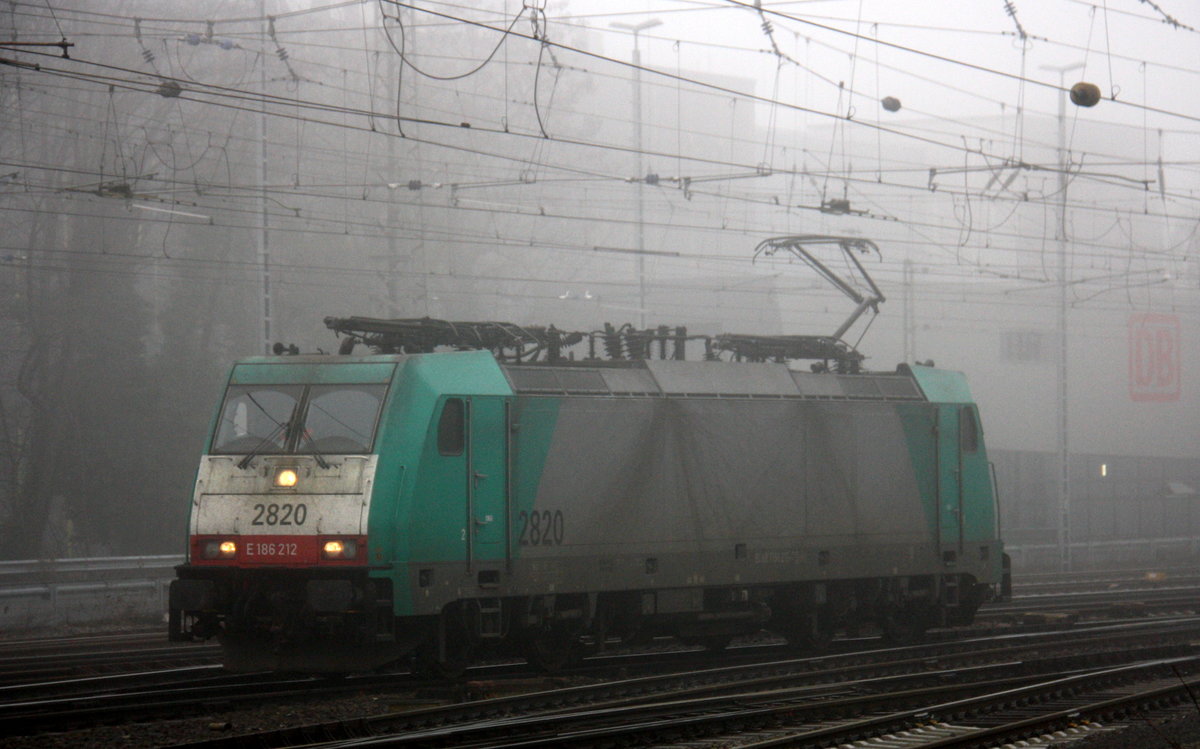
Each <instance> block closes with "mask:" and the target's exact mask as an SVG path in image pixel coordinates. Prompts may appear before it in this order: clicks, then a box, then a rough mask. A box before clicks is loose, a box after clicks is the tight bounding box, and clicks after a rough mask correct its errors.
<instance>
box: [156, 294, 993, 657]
mask: <svg viewBox="0 0 1200 749" xmlns="http://www.w3.org/2000/svg"><path fill="white" fill-rule="evenodd" d="M880 298H881V295H880ZM869 302H870V299H869V298H867V299H864V301H862V302H860V303H859V305H858V307H859V311H861V310H862V309H865V306H868V305H869ZM326 324H327V326H328V327H330V328H331V329H332V330H334V331H335V332H337V333H338V334H339V335H341V336H343V345H342V348H341V350H340V351H339V353H338V354H337V355H282V356H275V357H253V358H249V359H245V360H242V361H239V362H237V363H235V364H234V366H233V368H232V370H231V372H230V376H229V380H228V383H227V385H226V388H225V394H224V397H223V399H222V401H221V405H220V407H219V408H218V411H217V414H216V417H215V420H214V425H213V428H212V430H211V434H210V436H209V439H208V442H207V444H206V449H205V454H204V455H203V457H202V458H201V462H200V467H199V471H198V474H197V478H196V485H195V491H194V493H193V495H192V498H191V513H190V521H189V523H190V527H189V542H188V544H189V545H188V558H187V562H186V563H185V564H183V565H181V566H180V567H179V568H178V569H177V579H176V580H174V581H173V583H172V585H171V589H170V624H169V627H170V633H171V637H172V638H174V639H191V638H207V637H213V636H219V637H220V639H221V642H222V646H223V650H224V656H225V663H226V666H227V667H228V668H230V669H232V670H263V669H277V670H299V671H307V672H347V671H361V670H368V669H373V668H377V667H380V666H383V665H385V664H388V663H391V662H394V661H397V660H400V659H411V662H412V664H413V665H414V666H415V667H417V668H419V669H421V670H422V671H425V672H428V673H433V674H438V675H442V676H452V675H454V674H457V673H459V672H461V670H462V669H463V668H464V667H465V666H466V665H467V664H468V663H469V662H470V661H471V660H472V659H473V658H476V657H479V656H480V655H482V654H484V653H493V654H498V655H500V654H508V655H514V654H518V655H523V656H524V657H526V658H528V659H529V660H530V661H532V662H534V663H536V664H538V665H540V666H542V667H544V668H546V669H549V670H554V669H557V668H561V667H563V666H565V665H567V664H569V663H570V662H571V661H572V660H574V659H576V658H578V657H579V656H580V655H581V654H582V653H584V652H586V651H587V650H589V649H590V650H599V649H602V648H604V647H605V646H606V645H609V644H611V643H613V642H616V641H622V642H636V641H639V640H645V639H647V638H651V637H655V636H660V635H673V636H675V637H678V638H680V639H682V640H683V641H685V642H688V643H694V644H698V645H702V646H704V647H707V648H710V649H721V648H723V647H725V646H726V645H727V644H728V643H729V641H730V639H731V638H733V637H736V636H739V635H746V634H750V633H754V632H758V631H760V630H763V629H766V630H770V631H773V632H776V633H778V634H780V635H782V636H784V637H786V638H788V639H789V640H790V641H792V642H795V643H797V644H800V645H802V646H804V647H807V648H820V647H821V646H822V645H824V644H825V643H826V642H827V641H828V640H829V639H830V638H831V637H832V636H833V635H834V633H835V632H836V631H837V630H839V629H841V628H853V629H858V628H859V627H860V626H867V625H871V626H878V627H879V628H880V629H881V630H882V632H883V633H884V635H885V636H887V637H888V638H890V639H892V640H896V641H906V640H912V639H915V638H917V637H919V636H920V635H921V634H922V633H923V632H924V630H925V629H926V628H928V627H932V626H944V625H957V624H966V623H969V622H970V621H971V620H972V618H973V616H974V614H975V611H976V609H977V608H978V607H979V606H980V604H982V603H983V602H984V601H985V600H988V599H989V598H996V597H1003V596H1004V595H1005V594H1006V592H1007V588H1008V569H1007V564H1006V558H1005V555H1004V551H1003V545H1002V542H1001V540H1000V537H999V530H998V526H997V523H998V512H997V506H996V492H995V488H994V486H993V481H992V473H991V471H990V467H989V463H988V458H987V451H986V448H985V445H984V439H983V429H982V426H981V423H980V420H979V413H978V410H977V408H976V406H975V404H974V403H973V401H972V398H971V395H970V391H969V389H968V387H967V384H966V380H965V378H964V377H963V375H961V374H959V373H957V372H952V371H948V370H943V369H937V368H934V367H933V366H923V365H912V366H909V365H901V366H900V367H898V368H897V369H896V370H895V371H893V372H888V373H867V372H863V371H862V367H861V363H862V355H861V354H859V353H858V352H857V351H855V350H853V349H851V348H849V347H847V346H846V345H845V344H844V343H842V342H841V341H840V340H839V339H838V338H836V337H821V336H731V335H724V336H690V335H688V333H687V331H686V330H684V329H682V328H676V329H667V328H657V329H653V330H634V329H632V328H631V327H629V326H626V327H624V328H621V329H614V328H612V327H610V326H606V328H605V330H603V331H596V332H593V333H567V332H564V331H560V330H557V329H555V328H553V327H549V328H531V327H518V326H512V325H503V324H495V323H448V322H442V321H436V320H429V319H423V320H377V319H370V318H347V319H327V320H326ZM359 344H366V345H368V346H369V347H370V348H371V349H372V350H373V351H374V352H375V353H370V354H366V355H356V354H355V353H354V348H355V346H356V345H359ZM698 345H702V346H703V359H702V360H700V361H689V360H687V359H686V356H685V354H686V350H687V348H688V347H689V346H691V347H692V348H693V350H694V349H695V347H696V346H698ZM447 349H458V350H447ZM462 349H468V350H462ZM471 349H473V350H471ZM581 349H586V351H585V352H584V351H581ZM576 352H579V353H580V356H579V357H578V358H575V357H574V354H575V353H576ZM800 360H809V361H811V362H812V364H811V366H810V367H809V370H808V371H804V370H796V369H792V368H790V367H789V366H788V364H787V363H786V362H795V361H800Z"/></svg>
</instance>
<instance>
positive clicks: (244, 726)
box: [0, 677, 591, 749]
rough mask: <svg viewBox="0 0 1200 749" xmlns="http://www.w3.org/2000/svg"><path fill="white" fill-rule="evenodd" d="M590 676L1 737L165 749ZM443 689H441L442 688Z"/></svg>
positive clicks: (34, 747) (53, 744) (26, 748)
mask: <svg viewBox="0 0 1200 749" xmlns="http://www.w3.org/2000/svg"><path fill="white" fill-rule="evenodd" d="M588 681H591V680H586V679H574V678H569V677H567V678H556V679H533V680H530V682H529V683H527V684H526V685H525V686H524V688H521V687H520V686H518V687H517V688H508V689H505V690H503V691H500V690H498V689H496V687H495V686H494V685H492V684H491V683H479V682H472V683H468V684H466V685H461V686H456V687H448V688H447V690H448V692H453V694H451V693H448V692H442V693H441V694H436V693H420V692H414V691H412V690H407V691H404V690H394V691H392V690H386V691H379V692H373V693H367V692H362V693H358V694H350V695H345V696H341V697H314V698H313V699H312V700H307V701H301V700H291V701H288V702H286V703H280V704H267V705H262V706H260V707H238V708H229V709H225V708H221V707H214V708H213V709H212V710H210V711H207V712H205V713H200V714H196V715H190V716H188V717H185V718H178V719H155V720H148V721H145V722H133V723H121V724H118V725H96V726H93V727H89V728H82V729H78V730H72V731H62V732H58V733H53V732H45V733H40V734H35V735H31V736H12V737H6V738H3V739H0V744H2V745H3V746H4V747H5V749H47V748H49V749H59V748H60V747H61V748H66V747H70V748H71V749H76V747H81V748H82V747H86V748H88V749H92V748H96V749H100V748H103V749H111V748H112V747H128V748H130V749H140V748H142V747H162V746H172V745H176V744H184V743H191V742H197V741H207V740H209V739H216V738H221V737H224V736H228V735H234V734H241V733H253V732H256V731H268V730H275V729H279V728H288V727H293V726H302V725H307V724H311V723H324V722H332V721H336V720H348V719H352V718H362V717H370V716H375V715H382V714H385V713H390V712H397V711H401V710H410V709H416V708H421V707H429V706H431V705H440V704H445V703H447V702H456V701H460V700H463V699H483V698H487V697H499V696H503V695H507V694H512V693H514V692H520V691H524V692H531V691H540V690H544V689H553V688H556V687H559V688H561V687H566V686H574V685H576V684H582V683H585V682H588ZM438 691H441V690H438Z"/></svg>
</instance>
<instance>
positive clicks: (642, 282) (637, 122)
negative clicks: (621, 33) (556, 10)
mask: <svg viewBox="0 0 1200 749" xmlns="http://www.w3.org/2000/svg"><path fill="white" fill-rule="evenodd" d="M609 25H610V26H612V27H613V28H614V29H623V30H625V31H631V32H633V128H634V144H635V145H634V148H635V149H636V151H637V176H638V183H637V249H638V255H637V276H638V330H645V329H646V223H645V221H646V204H645V195H644V192H645V188H646V176H645V175H644V174H642V172H643V171H644V170H643V166H642V50H641V47H640V45H639V44H638V41H639V39H640V38H641V33H642V32H643V31H646V30H647V29H652V28H654V27H655V26H661V25H662V21H660V20H658V19H657V18H651V19H648V20H645V21H642V22H641V23H636V24H633V23H612V24H609Z"/></svg>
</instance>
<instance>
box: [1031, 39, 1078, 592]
mask: <svg viewBox="0 0 1200 749" xmlns="http://www.w3.org/2000/svg"><path fill="white" fill-rule="evenodd" d="M1083 66H1084V64H1083V63H1081V62H1076V63H1071V64H1070V65H1061V66H1053V65H1042V66H1040V67H1041V69H1042V70H1047V71H1050V72H1052V73H1058V88H1059V92H1058V226H1057V227H1056V230H1055V234H1057V235H1058V317H1057V320H1056V325H1055V332H1056V333H1057V334H1058V367H1057V370H1058V376H1057V381H1058V382H1057V384H1058V554H1059V564H1060V565H1061V567H1062V570H1063V571H1064V572H1068V571H1070V569H1071V481H1070V479H1071V477H1070V467H1069V462H1070V454H1071V453H1070V450H1069V449H1068V445H1069V443H1068V440H1067V185H1068V184H1069V181H1068V180H1067V126H1066V121H1067V110H1066V106H1067V101H1066V93H1065V89H1066V74H1067V73H1069V72H1071V71H1072V70H1079V69H1080V68H1082V67H1083Z"/></svg>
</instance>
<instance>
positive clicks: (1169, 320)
mask: <svg viewBox="0 0 1200 749" xmlns="http://www.w3.org/2000/svg"><path fill="white" fill-rule="evenodd" d="M1179 359H1180V356H1179V317H1177V316H1176V315H1152V314H1143V315H1131V316H1130V317H1129V397H1130V398H1132V399H1133V400H1135V401H1160V402H1162V401H1177V400H1179V390H1180V387H1179Z"/></svg>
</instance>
